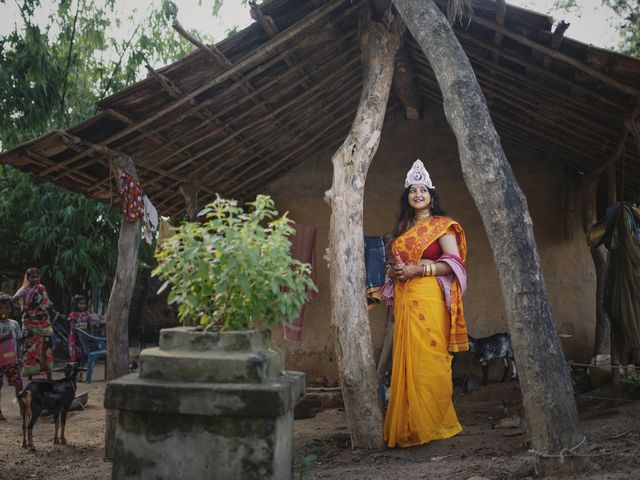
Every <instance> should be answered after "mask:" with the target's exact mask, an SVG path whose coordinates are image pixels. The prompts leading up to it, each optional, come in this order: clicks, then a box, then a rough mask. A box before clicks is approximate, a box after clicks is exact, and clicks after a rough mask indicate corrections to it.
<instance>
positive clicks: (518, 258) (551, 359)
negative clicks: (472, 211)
mask: <svg viewBox="0 0 640 480" xmlns="http://www.w3.org/2000/svg"><path fill="white" fill-rule="evenodd" d="M394 5H395V7H396V8H397V9H398V11H399V12H400V15H401V16H402V18H403V19H404V20H405V23H406V24H407V27H408V28H409V30H410V31H411V33H412V34H413V36H414V38H415V39H416V41H417V43H418V45H420V47H421V49H422V52H423V53H424V55H425V56H426V58H427V60H428V61H429V63H430V64H431V67H432V68H433V71H434V73H435V76H436V79H437V80H438V84H439V85H440V88H441V90H442V98H443V105H444V112H445V115H446V117H447V121H448V122H449V124H450V126H451V128H452V130H453V132H454V134H455V136H456V139H457V141H458V149H459V152H460V161H461V164H462V173H463V176H464V179H465V182H466V184H467V187H468V188H469V191H470V193H471V196H472V197H473V199H474V201H475V203H476V205H477V206H478V210H479V212H480V216H481V218H482V221H483V223H484V226H485V230H486V232H487V236H488V239H489V242H490V245H491V250H492V252H493V256H494V260H495V263H496V267H497V271H498V276H499V278H500V284H501V286H502V293H503V296H504V300H505V309H506V312H507V319H508V324H509V331H510V334H511V338H512V341H513V347H514V353H515V356H516V360H517V363H518V369H519V373H520V386H521V389H522V396H523V401H524V407H525V410H526V413H527V423H528V426H529V427H528V428H529V432H530V435H531V439H532V442H533V447H534V448H535V450H536V451H537V452H538V455H537V460H538V462H536V464H537V465H538V466H539V465H540V464H542V466H543V467H544V468H545V469H546V470H547V473H560V472H561V471H567V470H572V469H574V468H578V467H579V466H580V464H581V462H579V461H578V459H577V458H576V457H571V456H570V454H572V453H576V452H578V451H584V450H583V449H584V448H586V440H585V437H584V436H583V435H582V433H581V432H580V429H579V422H578V413H577V410H576V405H575V401H574V399H573V388H572V385H571V379H570V376H569V371H568V368H567V365H566V363H565V358H564V353H563V351H562V347H561V345H560V340H559V338H558V335H557V333H556V330H555V326H554V322H553V316H552V313H551V307H550V303H549V298H548V294H547V290H546V287H545V284H544V280H543V277H542V271H541V268H540V259H539V256H538V251H537V249H536V244H535V241H534V237H533V228H532V221H531V217H530V216H529V211H528V208H527V202H526V199H525V197H524V194H523V193H522V191H521V190H520V187H519V186H518V184H517V182H516V180H515V177H514V175H513V172H512V170H511V167H510V165H509V163H508V162H507V159H506V156H505V154H504V151H503V150H502V146H501V144H500V138H499V137H498V134H497V132H496V130H495V127H494V125H493V123H492V121H491V116H490V114H489V110H488V108H487V105H486V102H485V99H484V96H483V94H482V91H481V90H480V86H479V85H478V82H477V80H476V77H475V74H474V72H473V69H472V67H471V64H470V63H469V60H468V58H467V56H466V55H465V53H464V50H463V49H462V47H461V46H460V43H459V42H458V40H457V38H456V37H455V35H454V33H453V30H452V28H451V26H450V25H449V23H448V22H447V19H446V18H445V17H444V16H443V15H442V13H441V12H440V10H439V9H438V8H437V7H436V5H435V4H434V3H433V1H431V0H394ZM561 452H563V453H564V454H565V455H568V456H565V457H564V458H563V459H562V460H563V461H559V460H560V453H561Z"/></svg>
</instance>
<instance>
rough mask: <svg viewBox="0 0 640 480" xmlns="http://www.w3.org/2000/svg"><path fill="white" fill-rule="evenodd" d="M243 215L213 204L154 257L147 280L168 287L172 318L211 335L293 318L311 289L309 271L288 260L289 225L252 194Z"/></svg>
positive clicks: (232, 204)
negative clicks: (156, 280)
mask: <svg viewBox="0 0 640 480" xmlns="http://www.w3.org/2000/svg"><path fill="white" fill-rule="evenodd" d="M247 206H248V209H247V210H244V209H243V208H241V207H240V206H239V205H238V202H237V201H235V200H228V199H223V198H220V197H217V198H216V200H214V201H213V202H212V203H210V204H209V205H207V207H206V208H205V209H204V210H202V211H201V212H200V216H201V217H203V218H204V221H203V222H185V223H183V224H182V225H180V226H179V227H177V229H176V234H175V235H174V236H172V237H170V238H169V239H167V240H166V241H165V243H163V245H162V249H161V250H160V251H159V252H158V253H157V254H156V258H157V260H158V266H157V267H156V268H155V269H154V271H153V274H154V275H156V276H158V277H159V278H160V279H162V280H164V284H163V285H162V287H161V288H160V291H162V290H164V289H165V288H167V287H169V286H170V287H171V291H170V293H169V296H168V302H169V303H173V304H176V306H177V310H178V319H179V320H180V321H181V322H183V323H185V324H189V325H200V326H201V327H203V329H204V330H205V331H206V330H209V331H211V330H213V331H229V330H250V329H253V328H255V327H256V326H260V327H261V326H270V325H272V324H273V323H281V322H284V321H286V320H290V319H293V318H295V317H296V316H297V315H298V314H299V312H300V309H301V308H302V306H303V305H304V303H305V302H306V301H307V298H308V297H307V294H308V290H310V289H311V290H315V289H316V287H315V285H314V284H313V281H312V280H311V277H310V273H311V267H310V265H309V264H305V263H302V262H299V261H298V260H295V259H293V258H291V255H290V253H289V252H290V248H291V242H290V240H289V238H290V236H291V235H292V234H293V233H294V228H293V226H292V224H293V221H292V220H291V219H289V218H288V217H287V215H286V214H285V215H283V216H281V217H278V212H277V211H276V210H275V207H274V202H273V200H272V199H271V198H269V197H268V196H266V195H258V197H257V198H256V200H255V201H254V202H249V203H248V204H247Z"/></svg>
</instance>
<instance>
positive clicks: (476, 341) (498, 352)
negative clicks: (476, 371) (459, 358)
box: [469, 333, 517, 385]
mask: <svg viewBox="0 0 640 480" xmlns="http://www.w3.org/2000/svg"><path fill="white" fill-rule="evenodd" d="M469 350H470V351H471V352H472V353H473V354H474V355H475V357H476V358H477V359H478V361H479V362H480V365H482V384H483V385H487V384H488V383H489V362H490V361H491V360H492V359H494V358H502V361H503V362H504V375H503V376H502V381H503V382H504V381H505V380H506V379H507V375H508V374H509V360H511V365H513V372H512V373H511V379H512V380H513V379H515V378H516V376H517V371H516V362H515V359H514V357H513V349H512V348H511V337H509V334H508V333H496V334H495V335H491V336H490V337H484V338H473V337H472V336H471V335H469Z"/></svg>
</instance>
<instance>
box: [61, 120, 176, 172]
mask: <svg viewBox="0 0 640 480" xmlns="http://www.w3.org/2000/svg"><path fill="white" fill-rule="evenodd" d="M58 134H59V135H60V140H61V141H62V143H64V144H65V145H68V146H80V147H84V148H86V149H91V150H92V151H94V152H96V153H98V154H100V155H102V156H103V157H113V156H120V155H125V154H123V153H122V152H120V151H118V150H115V149H113V148H110V147H108V146H106V145H102V144H98V143H93V142H90V141H88V140H84V139H82V138H80V137H77V136H75V135H71V134H70V133H68V132H65V131H64V130H59V131H58ZM125 156H129V155H125ZM136 163H137V164H138V165H139V166H141V167H144V168H146V169H147V170H151V171H154V172H156V173H161V174H162V175H163V176H165V177H167V178H171V179H172V180H175V181H178V182H181V183H182V182H184V181H185V180H184V178H183V177H180V176H178V175H173V174H172V173H171V172H166V171H164V170H161V169H159V168H157V167H156V166H155V165H153V164H150V163H148V162H145V163H140V162H139V161H137V162H136Z"/></svg>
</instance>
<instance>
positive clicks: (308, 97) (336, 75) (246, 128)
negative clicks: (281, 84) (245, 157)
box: [171, 58, 359, 177]
mask: <svg viewBox="0 0 640 480" xmlns="http://www.w3.org/2000/svg"><path fill="white" fill-rule="evenodd" d="M358 60H359V59H357V58H354V59H353V60H351V61H350V62H347V63H345V64H343V65H342V66H341V67H340V68H338V69H337V70H335V71H334V73H333V74H332V75H330V76H328V77H327V78H326V79H325V80H323V81H322V82H320V83H318V84H317V85H315V86H314V87H312V88H310V89H309V90H307V91H306V92H304V93H303V94H302V95H299V96H297V97H294V98H292V99H290V100H289V101H287V102H285V103H284V104H282V105H281V106H280V107H278V108H277V109H276V110H274V111H273V112H271V113H270V114H268V115H266V116H264V117H261V118H260V119H259V120H257V121H256V122H254V123H250V124H247V125H245V126H244V127H242V128H241V129H240V130H238V131H237V132H236V133H235V134H234V135H238V134H241V133H244V132H246V131H249V132H255V134H254V135H257V136H259V137H265V136H264V132H263V131H261V130H260V128H259V127H260V125H262V124H264V123H268V122H269V120H270V119H271V118H272V117H275V116H276V115H278V114H280V113H281V112H284V111H286V110H287V109H288V108H290V107H291V106H293V105H295V104H296V103H297V102H301V101H304V103H305V104H306V103H307V102H309V101H310V100H313V99H314V96H313V95H312V94H313V93H315V92H316V91H318V90H319V89H321V88H322V87H324V86H325V85H327V84H329V83H332V82H333V80H334V79H335V78H339V77H340V75H341V74H343V73H345V72H347V71H348V69H349V68H350V67H352V66H353V64H354V63H356V62H357V61H358ZM305 99H306V100H305ZM291 127H292V126H291ZM291 127H289V128H291ZM296 128H297V127H296ZM232 139H233V136H227V137H224V138H223V139H222V140H221V141H219V142H217V143H214V144H213V145H210V146H209V147H207V148H205V149H204V150H201V151H200V152H198V154H197V155H195V156H194V157H193V158H192V159H191V162H189V163H192V161H193V160H197V159H198V158H201V157H203V156H204V155H207V154H210V153H211V152H213V151H214V150H216V149H219V148H221V147H222V146H224V145H226V144H227V143H228V142H229V141H230V140H232ZM186 165H187V164H186V163H185V162H181V163H180V164H178V165H177V166H172V168H171V171H173V172H175V171H177V170H179V169H181V168H183V167H185V166H186ZM207 166H208V165H207V164H203V165H201V166H200V167H198V168H196V172H200V171H201V170H203V169H205V168H207ZM216 171H217V169H216ZM188 175H189V176H191V177H193V176H194V175H195V173H194V172H190V173H189V174H188Z"/></svg>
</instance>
